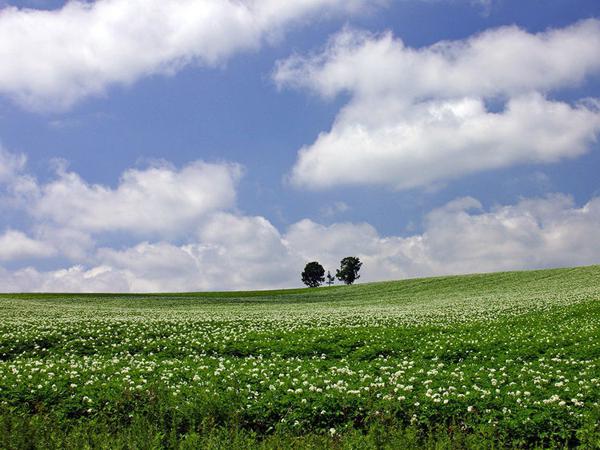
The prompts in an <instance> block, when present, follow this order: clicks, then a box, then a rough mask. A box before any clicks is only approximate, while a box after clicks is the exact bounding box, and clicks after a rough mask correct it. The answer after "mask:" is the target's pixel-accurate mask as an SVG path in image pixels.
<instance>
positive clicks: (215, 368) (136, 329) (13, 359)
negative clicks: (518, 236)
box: [0, 266, 600, 448]
mask: <svg viewBox="0 0 600 450" xmlns="http://www.w3.org/2000/svg"><path fill="white" fill-rule="evenodd" d="M599 300H600V266H590V267H580V268H572V269H553V270H540V271H528V272H505V273H496V274H486V275H467V276H455V277H437V278H427V279H414V280H404V281H397V282H384V283H368V284H360V285H355V286H334V287H330V288H319V289H293V290H280V291H253V292H211V293H177V294H150V295H149V294H143V295H142V294H138V295H123V294H102V295H98V294H80V295H73V294H2V295H0V448H59V447H60V448H225V447H227V448H492V447H502V448H506V447H516V448H522V447H527V448H534V447H565V446H568V447H573V446H581V447H583V448H598V447H600V406H599V401H600V342H599V340H598V336H600V301H599Z"/></svg>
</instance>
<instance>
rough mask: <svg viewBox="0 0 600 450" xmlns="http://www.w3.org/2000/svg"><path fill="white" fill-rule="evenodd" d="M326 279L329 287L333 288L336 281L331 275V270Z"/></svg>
mask: <svg viewBox="0 0 600 450" xmlns="http://www.w3.org/2000/svg"><path fill="white" fill-rule="evenodd" d="M325 278H326V279H327V286H331V285H332V284H333V282H334V281H335V277H334V276H333V275H331V272H330V271H329V270H328V271H327V276H326V277H325Z"/></svg>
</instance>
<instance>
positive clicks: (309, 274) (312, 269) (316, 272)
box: [302, 261, 325, 287]
mask: <svg viewBox="0 0 600 450" xmlns="http://www.w3.org/2000/svg"><path fill="white" fill-rule="evenodd" d="M323 281H325V269H323V266H322V265H321V264H319V263H318V262H317V261H313V262H309V263H308V264H307V265H306V266H305V267H304V272H302V282H303V283H304V284H305V285H307V286H308V287H318V286H320V285H321V283H323Z"/></svg>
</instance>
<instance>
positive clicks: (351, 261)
mask: <svg viewBox="0 0 600 450" xmlns="http://www.w3.org/2000/svg"><path fill="white" fill-rule="evenodd" d="M361 266H362V263H361V262H360V259H358V258H357V257H356V256H346V257H345V258H344V259H342V260H341V261H340V268H339V269H338V270H337V273H336V274H335V276H336V277H337V278H338V279H339V280H340V281H343V282H344V283H346V284H352V283H354V281H355V280H358V279H359V278H360V275H359V274H358V271H359V270H360V267H361Z"/></svg>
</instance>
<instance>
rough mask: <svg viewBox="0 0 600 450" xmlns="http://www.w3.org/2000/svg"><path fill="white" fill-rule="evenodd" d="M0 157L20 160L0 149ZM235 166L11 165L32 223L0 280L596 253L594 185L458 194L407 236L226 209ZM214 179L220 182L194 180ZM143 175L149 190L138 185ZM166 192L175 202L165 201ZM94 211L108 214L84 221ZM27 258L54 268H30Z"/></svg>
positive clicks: (486, 266) (589, 259) (375, 266)
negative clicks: (36, 170)
mask: <svg viewBox="0 0 600 450" xmlns="http://www.w3.org/2000/svg"><path fill="white" fill-rule="evenodd" d="M4 158H5V159H6V160H9V161H20V157H18V156H16V155H11V154H9V153H7V152H5V154H4ZM240 173H241V169H240V168H239V167H238V166H236V165H231V164H227V163H206V162H202V161H196V162H192V163H190V164H188V165H186V166H184V167H183V168H180V169H177V168H175V167H172V166H169V165H168V164H164V165H163V166H160V167H158V168H157V167H148V168H146V169H135V170H128V171H126V172H125V173H124V174H123V176H122V177H121V179H120V182H119V184H118V185H117V186H116V187H115V188H110V187H108V186H103V185H92V184H90V183H87V182H86V181H85V180H83V179H82V178H81V177H80V176H79V175H78V174H76V173H73V172H66V171H65V170H64V169H61V168H59V169H58V170H57V173H56V175H55V179H53V180H50V181H48V182H47V183H45V184H44V183H40V182H38V181H37V180H36V179H35V178H34V177H32V176H31V175H28V174H27V172H26V171H25V168H24V167H23V166H22V165H21V164H13V172H12V173H11V175H10V177H7V178H6V179H8V180H10V181H7V182H4V183H3V196H2V200H3V202H2V204H3V205H10V207H11V208H17V209H20V210H21V211H22V213H23V214H26V215H27V216H28V217H29V218H30V220H31V222H32V225H31V227H30V229H29V230H25V231H24V230H16V229H6V230H4V231H3V232H2V233H0V261H2V263H3V264H4V266H5V267H0V291H3V292H7V291H8V292H16V291H48V292H50V291H62V292H65V291H68V292H80V291H86V292H109V291H110V292H161V291H162V292H168V291H193V290H223V289H227V290H229V289H267V288H281V287H290V286H298V285H299V284H300V281H299V273H300V272H301V270H302V268H303V267H304V264H306V263H307V262H308V261H312V260H318V261H320V262H321V263H322V264H323V265H324V266H325V267H326V268H327V269H329V270H331V271H334V270H335V268H336V267H337V266H338V264H339V261H340V259H341V258H342V257H344V256H348V255H355V256H358V257H359V258H360V259H361V260H362V261H363V262H364V267H363V273H362V278H361V281H375V280H385V279H401V278H406V277H415V276H428V275H443V274H459V273H470V272H489V271H496V270H513V269H527V268H542V267H557V266H569V265H583V264H593V263H598V262H600V261H599V260H598V255H600V198H598V197H594V198H592V199H590V200H589V201H588V202H587V203H586V204H585V205H583V206H581V207H578V206H577V205H575V203H574V201H573V199H572V198H571V197H569V196H567V195H562V194H554V195H549V196H546V197H543V198H526V199H522V200H521V201H519V202H518V203H517V204H514V205H497V206H494V207H491V208H488V209H484V208H483V207H482V205H481V204H480V202H479V201H478V200H476V199H474V198H471V197H465V198H459V199H456V200H454V201H452V202H450V203H448V204H446V205H444V206H442V207H440V208H437V209H434V210H433V211H431V212H430V213H429V214H427V216H426V217H425V219H424V223H423V231H422V232H421V233H419V234H413V235H408V236H382V235H381V234H380V233H379V232H378V231H377V230H376V229H375V228H374V227H373V226H372V225H370V224H368V223H351V222H337V223H332V224H329V225H324V224H320V223H317V222H315V221H313V220H310V219H303V220H300V221H298V222H296V223H293V224H291V225H290V226H289V227H288V228H287V229H285V230H278V229H277V228H276V227H275V226H273V224H272V223H271V222H270V221H269V220H268V219H266V218H264V217H261V216H252V215H245V214H243V213H242V212H240V211H238V210H237V207H236V202H235V196H236V192H235V191H236V188H237V181H238V179H239V177H240ZM214 183H219V184H220V186H221V187H222V189H217V190H209V189H207V186H210V185H211V184H214ZM23 185H25V186H27V189H23V188H22V186H23ZM149 185H152V189H157V190H158V191H160V192H162V195H152V192H149V193H148V192H146V191H144V189H147V188H148V186H149ZM223 187H225V188H223ZM140 192H141V193H142V194H143V195H141V194H140ZM172 194H173V195H176V196H178V198H179V197H180V198H181V199H182V200H181V201H178V202H174V201H171V200H172V198H171V197H170V196H171V195H172ZM165 196H166V197H165ZM165 198H167V200H168V201H165ZM61 202H65V204H68V205H70V206H69V208H60V207H59V205H60V204H61ZM82 205H88V206H85V207H84V206H82ZM207 205H208V206H207ZM5 207H6V206H5ZM57 211H59V212H58V213H57ZM102 217H109V218H110V220H100V221H98V220H96V219H98V218H100V219H101V218H102ZM161 218H164V220H162V219H161ZM136 224H139V225H140V227H139V228H138V227H136ZM106 233H121V234H123V235H125V236H127V237H128V239H127V241H126V242H128V243H125V244H123V245H122V246H107V245H106V243H103V241H102V237H103V236H105V235H106ZM36 261H46V263H48V262H49V261H50V262H52V261H54V265H56V266H57V267H56V268H55V269H52V270H47V271H40V270H38V269H36V268H35V262H36ZM7 264H11V265H12V267H13V268H12V269H10V270H9V269H7V268H6V265H7Z"/></svg>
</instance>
